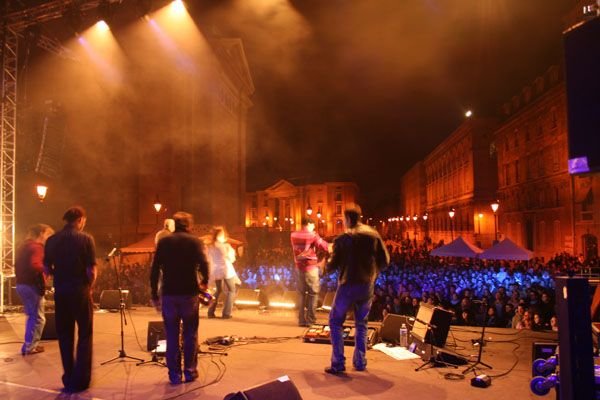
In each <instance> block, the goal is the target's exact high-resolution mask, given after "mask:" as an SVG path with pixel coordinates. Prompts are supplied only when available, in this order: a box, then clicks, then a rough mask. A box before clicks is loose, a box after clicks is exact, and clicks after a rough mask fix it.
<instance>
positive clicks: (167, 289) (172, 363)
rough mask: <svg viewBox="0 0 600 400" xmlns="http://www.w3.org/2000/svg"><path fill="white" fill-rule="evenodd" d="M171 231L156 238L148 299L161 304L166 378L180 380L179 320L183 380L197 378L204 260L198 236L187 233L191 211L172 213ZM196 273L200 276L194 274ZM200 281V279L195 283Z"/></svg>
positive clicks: (204, 270) (204, 287) (206, 274)
mask: <svg viewBox="0 0 600 400" xmlns="http://www.w3.org/2000/svg"><path fill="white" fill-rule="evenodd" d="M173 219H174V220H175V232H174V233H173V234H172V235H169V236H166V237H164V238H162V239H160V240H159V242H158V245H157V247H156V253H155V254H154V260H153V261H152V271H151V273H150V286H151V288H152V301H153V303H154V305H155V306H156V307H157V309H158V308H160V307H161V306H162V316H163V321H164V324H165V333H166V336H167V367H168V369H169V381H170V382H171V383H172V384H178V383H181V382H182V380H181V375H182V374H181V347H180V345H179V325H180V322H183V324H182V325H183V374H184V376H185V380H186V382H191V381H193V380H196V379H197V378H198V369H197V367H198V322H199V319H198V308H199V304H200V300H199V297H198V295H199V294H200V289H203V290H206V287H207V283H208V262H207V261H206V255H205V253H204V249H203V246H202V242H201V241H200V239H199V238H198V237H196V236H194V235H192V234H191V233H190V229H191V227H192V224H193V218H192V215H191V214H188V213H186V212H182V211H180V212H177V213H175V215H174V216H173ZM160 272H162V286H161V290H162V298H161V299H160V300H159V297H158V278H159V275H160ZM198 272H200V274H201V277H199V276H198ZM199 280H200V282H199Z"/></svg>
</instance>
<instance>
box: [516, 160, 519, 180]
mask: <svg viewBox="0 0 600 400" xmlns="http://www.w3.org/2000/svg"><path fill="white" fill-rule="evenodd" d="M519 182H520V179H519V160H517V161H515V183H519Z"/></svg>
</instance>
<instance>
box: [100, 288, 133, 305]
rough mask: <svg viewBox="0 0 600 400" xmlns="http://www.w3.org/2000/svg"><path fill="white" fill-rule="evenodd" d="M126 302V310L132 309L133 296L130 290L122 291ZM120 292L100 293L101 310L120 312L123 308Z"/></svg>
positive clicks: (104, 291) (105, 291) (106, 291)
mask: <svg viewBox="0 0 600 400" xmlns="http://www.w3.org/2000/svg"><path fill="white" fill-rule="evenodd" d="M121 291H122V292H123V298H124V300H125V308H131V296H130V293H129V290H127V289H122V290H121ZM120 305H121V300H120V296H119V291H118V290H103V291H102V293H100V308H101V309H106V310H118V309H119V308H120V307H121V306H120Z"/></svg>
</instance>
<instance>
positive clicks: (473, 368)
mask: <svg viewBox="0 0 600 400" xmlns="http://www.w3.org/2000/svg"><path fill="white" fill-rule="evenodd" d="M487 322H488V318H487V313H486V318H485V321H484V322H483V328H481V338H480V339H479V353H478V354H477V361H475V362H474V363H473V365H471V366H469V368H467V369H465V370H464V371H463V372H462V373H463V375H464V374H466V373H467V372H469V371H475V368H477V366H478V365H483V366H484V367H486V368H489V369H493V368H494V367H492V366H491V365H488V364H486V363H484V362H483V361H481V354H482V353H483V345H484V343H485V326H486V325H487Z"/></svg>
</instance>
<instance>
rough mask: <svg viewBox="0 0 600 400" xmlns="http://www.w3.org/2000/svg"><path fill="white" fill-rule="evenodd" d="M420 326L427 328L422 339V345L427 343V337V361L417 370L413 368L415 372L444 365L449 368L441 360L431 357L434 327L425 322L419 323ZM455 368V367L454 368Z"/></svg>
mask: <svg viewBox="0 0 600 400" xmlns="http://www.w3.org/2000/svg"><path fill="white" fill-rule="evenodd" d="M419 322H421V323H422V324H425V325H426V326H427V332H426V333H425V337H424V338H423V343H427V337H429V342H430V343H428V346H429V359H428V360H427V361H425V362H424V363H423V364H421V365H420V366H418V367H417V368H415V371H421V370H423V369H429V368H434V367H437V366H440V365H444V366H449V364H448V363H445V362H443V361H441V360H438V359H437V357H436V356H434V355H433V346H434V343H433V342H434V341H435V339H434V338H435V335H434V334H433V328H435V326H433V325H431V324H429V323H427V322H425V321H420V320H419ZM455 368H456V367H455Z"/></svg>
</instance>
